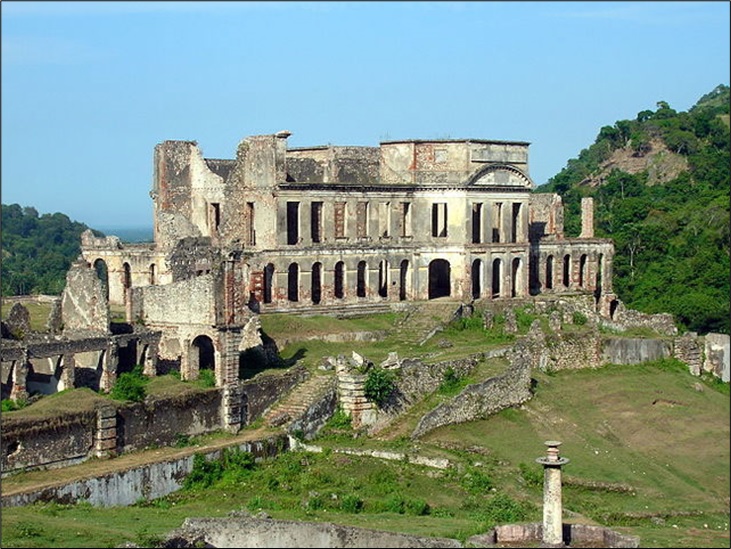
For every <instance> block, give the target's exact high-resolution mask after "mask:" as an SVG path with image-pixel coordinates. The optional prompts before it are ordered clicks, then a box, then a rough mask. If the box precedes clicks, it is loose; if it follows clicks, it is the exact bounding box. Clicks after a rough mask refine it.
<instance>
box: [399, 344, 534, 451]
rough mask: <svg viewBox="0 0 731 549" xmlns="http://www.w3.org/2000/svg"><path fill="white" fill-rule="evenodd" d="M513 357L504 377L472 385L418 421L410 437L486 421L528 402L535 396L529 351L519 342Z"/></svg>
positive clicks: (512, 354)
mask: <svg viewBox="0 0 731 549" xmlns="http://www.w3.org/2000/svg"><path fill="white" fill-rule="evenodd" d="M510 354H511V356H510V366H509V367H508V369H507V370H506V371H505V372H504V373H503V374H502V375H500V376H497V377H493V378H490V379H487V380H486V381H483V382H482V383H476V384H474V385H469V386H468V387H466V388H465V389H464V391H462V392H461V393H460V394H459V395H457V396H456V397H454V398H453V399H451V400H450V401H448V402H445V403H442V404H440V405H439V406H437V407H436V408H434V409H433V410H432V411H430V412H429V413H427V414H426V415H424V416H423V417H422V418H421V419H420V420H419V423H418V424H417V426H416V428H415V429H414V431H413V433H412V434H411V438H418V437H420V436H422V435H424V434H425V433H428V432H429V431H432V430H434V429H436V428H437V427H441V426H443V425H451V424H455V423H464V422H466V421H473V420H475V419H481V418H485V417H487V416H488V415H490V414H494V413H496V412H498V411H500V410H502V409H504V408H508V407H510V406H517V405H519V404H522V403H523V402H525V401H527V400H529V399H530V398H531V397H532V396H533V395H532V393H531V357H530V352H529V350H528V348H527V347H526V346H524V345H523V344H521V343H518V344H517V345H516V347H515V348H514V349H513V351H512V352H511V353H510Z"/></svg>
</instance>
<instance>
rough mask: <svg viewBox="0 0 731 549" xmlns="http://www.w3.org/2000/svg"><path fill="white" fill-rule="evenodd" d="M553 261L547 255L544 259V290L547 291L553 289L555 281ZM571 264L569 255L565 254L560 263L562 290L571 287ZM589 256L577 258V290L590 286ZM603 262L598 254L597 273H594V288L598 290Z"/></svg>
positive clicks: (550, 256) (602, 258) (583, 255)
mask: <svg viewBox="0 0 731 549" xmlns="http://www.w3.org/2000/svg"><path fill="white" fill-rule="evenodd" d="M554 262H555V259H554V257H553V255H549V256H548V257H546V264H545V278H544V281H545V288H546V289H547V290H552V289H554V283H555V282H557V281H555V275H554V272H555V267H554ZM571 262H572V257H571V254H565V255H564V256H563V258H562V259H561V263H562V265H561V266H562V267H563V268H562V269H561V281H560V283H561V284H562V285H563V287H564V288H568V287H569V286H571ZM588 262H589V256H588V255H587V254H581V256H579V269H578V280H577V283H578V286H579V288H585V287H587V286H590V280H589V264H588ZM603 262H604V255H603V254H599V256H598V258H597V273H596V286H597V287H598V288H600V287H601V277H602V263H603Z"/></svg>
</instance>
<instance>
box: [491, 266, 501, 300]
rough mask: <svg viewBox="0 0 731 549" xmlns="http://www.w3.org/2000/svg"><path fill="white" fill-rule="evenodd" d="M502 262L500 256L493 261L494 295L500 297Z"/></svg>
mask: <svg viewBox="0 0 731 549" xmlns="http://www.w3.org/2000/svg"><path fill="white" fill-rule="evenodd" d="M502 264H503V262H502V261H501V260H500V258H497V259H495V260H493V262H492V297H500V286H501V284H500V281H501V280H502V273H501V272H500V271H502Z"/></svg>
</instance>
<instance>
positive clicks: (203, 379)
mask: <svg viewBox="0 0 731 549" xmlns="http://www.w3.org/2000/svg"><path fill="white" fill-rule="evenodd" d="M198 381H199V382H200V384H201V385H202V386H203V387H205V388H209V387H215V386H216V372H214V371H213V370H208V369H203V370H201V371H200V372H198Z"/></svg>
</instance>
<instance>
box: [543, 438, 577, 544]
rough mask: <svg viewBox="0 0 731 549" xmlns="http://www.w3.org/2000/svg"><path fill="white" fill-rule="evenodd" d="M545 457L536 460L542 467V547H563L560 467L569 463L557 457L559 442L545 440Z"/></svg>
mask: <svg viewBox="0 0 731 549" xmlns="http://www.w3.org/2000/svg"><path fill="white" fill-rule="evenodd" d="M544 444H545V445H546V446H547V450H546V456H545V457H540V458H537V459H536V462H538V463H540V464H541V465H543V540H542V541H543V546H544V547H563V546H564V542H563V517H562V508H561V466H562V465H565V464H566V463H568V462H569V460H568V459H566V458H560V457H558V447H559V446H560V445H561V443H560V442H558V441H555V440H547V441H546V442H545V443H544Z"/></svg>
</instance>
